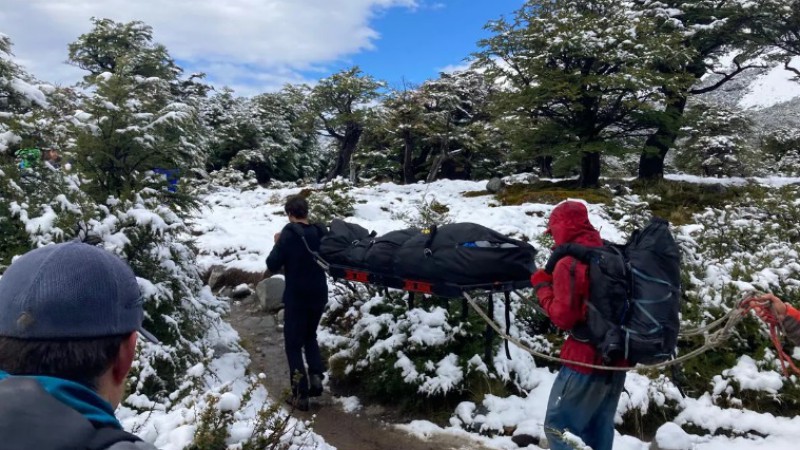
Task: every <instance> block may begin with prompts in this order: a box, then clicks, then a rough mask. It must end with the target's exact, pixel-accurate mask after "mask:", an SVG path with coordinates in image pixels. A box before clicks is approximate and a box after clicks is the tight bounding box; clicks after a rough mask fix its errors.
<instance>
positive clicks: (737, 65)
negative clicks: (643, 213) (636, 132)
mask: <svg viewBox="0 0 800 450" xmlns="http://www.w3.org/2000/svg"><path fill="white" fill-rule="evenodd" d="M768 1H770V0H768ZM634 3H635V4H636V10H637V11H638V12H639V13H640V14H644V15H646V16H648V17H651V18H652V19H653V20H655V21H656V23H658V24H660V25H659V26H658V27H657V28H656V29H655V30H653V33H654V34H655V35H657V36H661V35H662V34H663V33H668V34H673V33H675V32H678V33H680V34H681V35H682V37H681V39H680V40H679V41H677V42H673V45H674V47H673V51H674V52H675V53H678V54H685V55H688V56H690V59H689V60H688V61H686V63H685V64H679V65H666V66H662V65H658V66H657V69H658V70H659V71H661V72H662V73H664V74H665V75H669V74H673V75H684V76H686V78H685V80H686V83H683V84H672V85H664V86H663V87H662V90H663V93H664V98H663V104H664V106H665V107H664V109H663V111H661V112H660V114H657V115H653V116H651V117H650V118H649V122H650V124H651V125H653V132H652V133H651V134H650V135H649V136H648V137H647V140H646V141H645V143H644V149H643V151H642V154H641V156H640V160H639V178H643V179H658V178H661V177H663V175H664V158H665V157H666V155H667V153H668V152H669V151H670V149H672V148H673V146H674V144H675V141H676V139H677V138H678V137H679V135H680V129H681V127H682V126H683V123H684V122H683V115H684V112H685V111H686V108H687V105H688V104H689V100H690V98H691V97H692V96H696V95H701V94H705V93H708V92H711V91H715V90H717V89H719V88H721V87H722V86H724V85H725V84H726V83H728V82H729V81H731V80H732V79H734V78H735V77H736V76H737V75H739V74H741V73H742V72H745V71H747V70H749V69H753V68H757V67H761V66H762V65H761V63H759V62H758V61H757V60H758V57H759V56H760V55H761V53H762V52H763V51H764V50H765V47H764V45H763V44H762V43H760V42H757V41H758V40H761V39H754V38H755V37H756V36H757V34H758V33H757V32H755V33H754V31H757V29H758V28H759V26H758V23H760V22H762V21H764V20H766V21H768V22H779V21H781V19H780V17H778V16H776V15H774V14H772V13H771V12H768V11H767V10H765V9H764V8H762V7H761V6H760V5H759V1H742V0H660V1H655V2H654V1H650V0H636V1H635V2H634ZM722 57H726V59H730V58H732V59H730V60H731V62H730V65H729V66H728V67H720V59H721V58H722Z"/></svg>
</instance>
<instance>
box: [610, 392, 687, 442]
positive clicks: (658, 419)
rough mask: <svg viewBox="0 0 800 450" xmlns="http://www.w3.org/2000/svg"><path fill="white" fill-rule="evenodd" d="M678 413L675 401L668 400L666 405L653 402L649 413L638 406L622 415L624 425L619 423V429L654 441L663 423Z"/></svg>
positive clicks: (624, 432) (645, 439)
mask: <svg viewBox="0 0 800 450" xmlns="http://www.w3.org/2000/svg"><path fill="white" fill-rule="evenodd" d="M677 415H678V411H677V408H676V407H675V405H674V404H673V402H668V403H667V404H665V405H664V406H659V405H656V404H655V403H652V402H651V403H650V405H649V406H648V408H647V413H642V411H641V410H640V409H638V408H634V409H631V410H629V411H627V412H626V413H625V414H624V415H623V416H622V425H618V426H617V430H618V431H619V432H620V434H626V435H630V436H636V437H637V438H639V439H642V440H644V441H652V440H653V438H654V437H655V435H656V431H658V429H659V428H660V427H661V425H664V423H666V422H671V421H672V420H673V419H675V417H676V416H677Z"/></svg>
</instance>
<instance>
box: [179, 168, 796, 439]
mask: <svg viewBox="0 0 800 450" xmlns="http://www.w3.org/2000/svg"><path fill="white" fill-rule="evenodd" d="M672 178H673V179H682V180H685V181H693V182H708V181H709V180H707V179H694V178H692V179H690V178H687V177H672ZM757 181H758V182H759V183H764V184H770V185H785V184H789V183H796V182H798V181H800V180H797V179H792V180H787V179H774V180H773V179H763V180H757ZM727 182H729V183H740V182H745V181H744V180H728V181H727ZM485 186H486V183H485V182H469V181H440V182H436V183H433V184H430V185H422V184H417V185H410V186H398V185H394V184H381V185H377V186H373V187H364V188H354V189H353V190H352V191H351V192H350V193H351V195H353V196H354V197H355V199H356V207H355V214H354V216H353V217H350V218H348V219H347V220H348V221H351V222H354V223H358V224H360V225H362V226H364V227H366V228H367V229H370V230H375V231H377V232H378V233H385V232H388V231H391V230H395V229H399V228H405V227H406V226H407V224H406V223H405V222H404V218H408V217H410V216H413V215H414V214H415V212H416V211H417V207H418V204H419V202H420V201H422V200H423V199H425V200H426V201H431V200H432V199H434V198H435V199H436V201H437V202H439V203H442V204H444V205H446V206H447V207H448V208H449V212H448V216H449V218H450V219H451V220H452V221H455V222H474V223H478V224H481V225H484V226H487V227H490V228H493V229H495V230H497V231H500V232H503V233H507V234H511V235H516V236H518V237H519V236H526V237H527V238H529V239H530V240H531V241H533V242H536V239H537V238H538V237H539V236H540V235H541V234H542V232H543V231H544V230H545V225H546V217H547V215H548V214H549V212H550V211H551V210H552V208H553V206H552V205H544V204H524V205H520V206H500V205H499V204H498V203H497V201H496V200H495V199H494V197H493V196H479V197H471V198H465V197H464V196H463V193H464V192H469V191H481V190H483V189H484V188H485ZM299 190H300V189H299V188H282V189H263V188H257V189H255V190H250V191H244V192H242V191H239V190H237V189H234V188H215V190H213V191H212V192H211V193H210V194H209V195H207V197H206V198H205V204H206V207H205V208H204V209H203V210H202V211H201V212H200V214H199V216H198V217H197V219H196V221H195V222H196V223H195V226H194V229H195V230H197V231H201V232H202V233H203V234H202V235H200V236H199V237H198V238H197V245H198V247H199V249H200V253H201V255H200V259H199V260H200V262H201V264H202V265H203V266H205V267H208V266H211V265H214V264H224V265H226V266H228V267H238V268H241V269H245V270H249V271H254V272H261V271H263V270H264V268H265V263H264V261H265V258H266V256H267V254H268V252H269V251H270V249H271V247H272V235H273V234H274V233H276V232H279V231H280V230H281V229H282V227H283V226H284V225H285V223H286V219H285V216H284V214H283V200H284V199H285V197H286V196H287V195H290V194H294V193H297V192H299ZM587 206H588V208H589V211H590V214H591V221H592V223H593V224H594V226H595V227H596V228H598V229H599V230H600V233H601V235H602V237H603V238H605V239H608V240H611V241H617V242H621V241H624V239H625V237H626V236H625V234H624V233H623V232H622V231H621V230H620V229H618V226H617V225H616V224H615V222H614V221H613V220H611V219H610V218H609V215H608V213H607V211H606V210H605V209H604V206H603V205H591V204H590V205H587ZM696 231H697V226H694V227H693V226H687V227H682V228H681V229H679V230H678V232H679V233H681V234H685V235H686V236H689V234H690V233H692V232H696ZM367 303H368V302H367ZM323 338H333V337H331V336H327V337H325V334H324V333H323ZM511 350H512V357H513V361H514V364H515V370H516V371H520V370H522V371H525V372H527V373H525V374H524V375H525V377H526V381H525V383H524V385H525V389H526V390H527V391H528V393H527V396H524V397H519V396H511V397H507V398H500V397H496V396H492V395H489V396H487V398H486V399H485V401H484V402H483V404H482V405H476V404H474V403H470V402H465V403H462V404H461V405H459V407H458V408H457V409H456V411H454V413H453V417H452V419H451V426H449V427H447V428H441V427H439V426H437V425H435V424H432V423H430V422H426V421H414V422H412V423H409V424H405V425H402V427H403V428H404V429H406V430H408V431H410V432H413V433H416V434H418V435H420V436H421V437H425V436H427V435H430V433H450V434H455V435H461V434H464V433H467V431H465V429H464V427H463V424H465V423H467V424H474V423H482V424H483V426H484V428H488V429H499V430H502V429H503V428H504V427H507V428H508V427H510V428H516V430H517V431H516V433H524V434H530V435H532V436H543V420H544V415H545V408H546V405H547V398H548V395H549V391H550V388H551V386H552V383H553V381H554V378H555V373H554V372H552V371H551V370H549V369H547V368H539V367H536V365H535V363H534V361H533V359H532V358H531V357H530V356H529V355H527V353H524V352H522V351H521V350H519V349H517V348H515V347H514V346H513V345H512V346H511ZM504 360H505V356H504V352H498V354H497V355H496V359H495V364H496V365H497V363H498V362H503V361H504ZM506 362H509V363H510V361H506ZM725 375H726V378H725V379H723V378H721V377H720V378H719V379H715V380H713V381H712V380H709V386H710V388H709V391H710V392H709V393H707V394H705V395H703V396H701V397H699V398H684V397H683V396H682V395H681V394H680V392H679V391H678V389H677V388H676V387H675V386H674V385H672V384H671V383H670V382H669V381H668V380H666V379H664V378H661V379H656V380H652V379H649V378H647V377H645V376H642V375H639V374H637V373H630V374H629V376H628V378H627V381H626V386H625V388H626V392H625V393H623V396H622V399H621V401H620V404H619V407H618V414H617V417H616V419H617V422H618V423H619V422H620V421H621V420H622V419H621V418H622V414H623V413H625V412H626V411H630V410H633V409H640V410H642V412H646V411H647V408H648V407H649V406H650V405H652V404H653V402H655V404H656V405H658V404H662V405H663V404H664V403H665V402H674V403H675V404H676V405H677V407H678V410H679V411H680V413H679V415H678V416H677V418H676V419H675V421H674V423H667V424H665V425H664V426H663V427H662V428H661V429H659V432H658V434H657V440H658V441H659V444H660V445H661V448H663V449H666V448H675V449H688V448H693V449H702V450H717V449H725V450H738V449H761V448H763V449H770V450H788V449H794V448H797V442H800V417H776V416H773V415H772V414H767V413H759V412H755V411H748V410H741V409H735V408H731V409H722V408H720V407H718V406H716V405H715V404H714V402H713V400H712V397H713V396H714V395H717V394H718V393H719V392H722V391H724V390H725V389H726V388H727V384H728V383H729V380H731V379H735V380H736V381H738V382H739V384H740V385H741V386H742V388H744V389H753V390H759V391H766V392H775V390H777V389H780V387H781V386H782V383H784V382H786V380H783V379H781V378H780V377H776V372H775V371H772V370H764V369H763V368H761V367H758V366H757V365H756V363H755V362H754V361H753V360H752V359H751V358H750V357H749V356H746V355H745V356H742V357H741V358H740V359H739V361H738V363H737V365H736V366H734V367H732V368H730V369H729V370H728V371H727V372H726V374H725ZM341 403H342V405H343V406H344V407H345V408H346V409H348V410H356V409H357V408H358V406H357V405H358V402H357V400H356V399H353V398H348V399H342V401H341ZM479 406H482V407H483V408H482V409H485V411H487V412H486V413H484V414H481V415H479V416H476V415H475V411H476V410H477V409H478V407H479ZM686 423H692V424H694V425H698V426H700V427H701V428H703V429H705V430H706V431H707V433H706V434H702V435H690V434H687V433H686V432H684V431H683V430H681V429H680V427H679V425H682V424H686ZM719 429H724V430H729V431H730V430H733V431H738V432H739V433H738V434H741V436H743V437H726V436H724V435H720V436H715V435H714V434H715V431H717V430H719ZM753 432H756V433H757V434H756V433H753ZM758 434H760V435H761V436H759V435H758ZM473 435H474V436H476V438H477V439H479V440H481V441H483V442H484V443H486V445H489V446H491V447H495V448H503V449H506V448H507V449H511V448H517V446H516V444H514V443H513V442H512V441H511V438H510V437H507V436H499V437H493V438H488V437H484V436H477V435H476V434H475V433H473ZM762 436H765V437H762ZM649 445H650V444H649V443H647V442H642V441H640V440H639V439H636V438H634V437H631V436H619V435H618V436H617V439H616V440H615V445H614V448H615V449H616V450H645V449H648V448H649Z"/></svg>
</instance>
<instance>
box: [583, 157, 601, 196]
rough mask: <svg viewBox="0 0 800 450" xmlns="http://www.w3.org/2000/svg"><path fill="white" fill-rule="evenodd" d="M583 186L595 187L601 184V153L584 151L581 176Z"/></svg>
mask: <svg viewBox="0 0 800 450" xmlns="http://www.w3.org/2000/svg"><path fill="white" fill-rule="evenodd" d="M580 184H581V187H582V188H594V187H599V186H600V153H598V152H584V153H583V156H582V157H581V178H580Z"/></svg>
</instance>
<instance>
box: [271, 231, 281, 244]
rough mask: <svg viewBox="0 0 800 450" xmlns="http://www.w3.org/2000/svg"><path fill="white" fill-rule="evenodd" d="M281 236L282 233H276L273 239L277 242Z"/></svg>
mask: <svg viewBox="0 0 800 450" xmlns="http://www.w3.org/2000/svg"><path fill="white" fill-rule="evenodd" d="M280 238H281V234H280V233H275V236H273V239H274V240H275V243H276V244H277V243H278V239H280Z"/></svg>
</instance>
